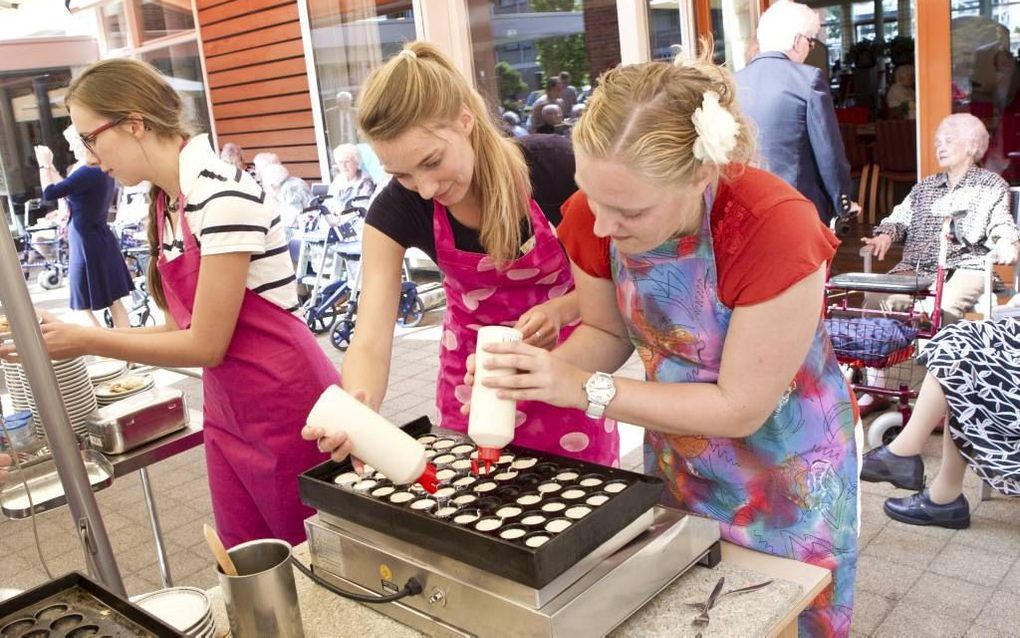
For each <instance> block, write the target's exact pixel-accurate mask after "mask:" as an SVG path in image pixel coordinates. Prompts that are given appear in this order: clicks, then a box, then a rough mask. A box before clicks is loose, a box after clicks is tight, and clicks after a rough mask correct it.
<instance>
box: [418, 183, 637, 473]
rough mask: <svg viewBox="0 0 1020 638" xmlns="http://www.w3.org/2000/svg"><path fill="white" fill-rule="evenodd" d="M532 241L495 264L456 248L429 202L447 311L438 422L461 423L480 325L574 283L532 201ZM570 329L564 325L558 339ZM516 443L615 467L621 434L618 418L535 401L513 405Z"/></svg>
mask: <svg viewBox="0 0 1020 638" xmlns="http://www.w3.org/2000/svg"><path fill="white" fill-rule="evenodd" d="M530 212H531V226H532V228H533V229H534V238H535V241H534V246H533V247H532V248H531V250H530V251H528V253H527V254H525V255H522V256H521V257H519V258H517V259H516V260H514V261H512V262H510V263H509V264H507V266H506V267H505V268H504V269H502V270H497V269H496V265H495V264H494V263H493V261H492V259H491V258H490V257H489V256H488V255H485V254H482V253H474V252H467V251H463V250H458V249H457V247H456V246H455V245H454V238H453V228H452V227H451V226H450V220H449V218H448V216H447V212H446V208H445V207H443V206H442V205H441V204H439V203H438V202H437V203H435V213H434V215H433V224H432V228H433V233H434V234H435V239H436V262H437V264H438V266H439V269H440V270H441V271H442V272H443V275H444V281H443V286H444V288H445V289H446V314H445V316H444V318H443V337H442V339H441V340H440V345H439V366H440V368H439V379H438V381H437V383H436V407H437V409H438V413H439V425H440V426H441V427H444V428H449V429H451V430H458V431H461V432H464V431H466V430H467V417H466V416H464V415H462V414H461V413H460V408H461V406H462V405H463V404H464V402H465V401H466V400H467V399H468V397H469V396H470V387H468V386H466V385H464V373H465V372H466V366H467V357H468V355H470V354H472V353H473V352H474V351H475V343H476V341H477V338H478V329H479V328H480V327H482V326H488V325H499V324H501V325H505V326H512V325H514V324H515V323H517V319H518V318H520V316H521V315H522V314H524V313H525V312H527V311H528V310H530V309H531V308H533V307H534V306H537V305H539V304H541V303H544V302H546V301H549V300H550V299H555V298H556V297H562V296H563V295H565V294H567V293H568V292H570V291H571V290H573V289H574V281H573V279H572V278H571V276H570V263H569V262H568V261H567V257H566V255H565V254H564V252H563V248H562V247H561V246H560V243H559V240H558V239H557V238H556V235H555V233H554V232H553V229H552V226H551V224H549V220H548V219H546V217H545V215H544V214H543V213H542V210H541V209H540V208H539V207H538V204H536V203H535V202H534V201H532V202H531V211H530ZM572 331H573V327H572V326H571V327H566V326H565V327H564V328H563V329H562V330H561V331H560V342H562V341H563V340H564V339H566V337H567V335H569V334H570V332H572ZM513 442H514V444H515V445H521V446H523V447H526V448H531V449H533V450H540V451H543V452H549V453H551V454H560V455H563V456H569V457H573V458H576V459H582V460H585V461H591V462H593V463H598V464H600V465H608V466H612V467H618V466H619V464H620V436H619V433H618V432H617V431H616V422H615V421H613V420H611V419H610V420H606V419H590V418H588V416H586V415H585V413H584V411H582V410H573V409H564V408H557V407H554V406H551V405H548V404H546V403H542V402H538V401H521V402H519V403H518V404H517V431H516V433H515V435H514V441H513Z"/></svg>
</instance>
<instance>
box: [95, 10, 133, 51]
mask: <svg viewBox="0 0 1020 638" xmlns="http://www.w3.org/2000/svg"><path fill="white" fill-rule="evenodd" d="M99 12H100V15H101V17H102V20H103V32H104V33H105V34H106V48H107V49H123V48H124V47H126V46H128V33H127V28H128V27H127V18H126V17H125V14H124V3H122V2H120V1H119V0H118V1H117V2H111V3H109V4H104V5H103V6H102V7H100V9H99Z"/></svg>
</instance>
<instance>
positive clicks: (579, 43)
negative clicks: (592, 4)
mask: <svg viewBox="0 0 1020 638" xmlns="http://www.w3.org/2000/svg"><path fill="white" fill-rule="evenodd" d="M531 10H532V11H535V12H538V13H546V12H565V11H581V10H582V7H581V3H580V2H579V1H577V0H531ZM535 50H536V51H537V56H536V57H537V61H538V65H539V66H540V67H541V68H542V75H543V76H544V77H545V78H546V79H548V78H550V77H552V76H554V75H558V74H559V73H560V71H566V72H567V73H569V74H570V82H571V84H573V85H574V86H580V85H581V84H583V83H584V82H585V80H586V79H587V76H588V56H587V54H586V53H585V45H584V34H582V33H576V34H573V35H566V36H557V37H554V38H541V39H539V40H535ZM539 88H540V89H544V88H545V87H544V86H542V87H539Z"/></svg>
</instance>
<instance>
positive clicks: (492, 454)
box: [475, 447, 503, 474]
mask: <svg viewBox="0 0 1020 638" xmlns="http://www.w3.org/2000/svg"><path fill="white" fill-rule="evenodd" d="M502 453H503V450H501V449H499V448H498V447H480V448H478V460H479V461H482V462H483V463H485V473H486V474H488V473H489V470H491V469H492V465H493V464H494V463H496V462H497V461H499V457H500V455H501V454H502ZM477 473H478V468H475V474H477Z"/></svg>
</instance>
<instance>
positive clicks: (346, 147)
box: [333, 144, 361, 167]
mask: <svg viewBox="0 0 1020 638" xmlns="http://www.w3.org/2000/svg"><path fill="white" fill-rule="evenodd" d="M345 157H353V158H354V159H355V160H357V162H358V167H361V151H360V150H358V147H357V146H355V145H354V144H341V145H339V146H337V147H336V148H334V149H333V161H335V162H336V163H337V164H339V163H340V161H341V160H342V159H343V158H345Z"/></svg>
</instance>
